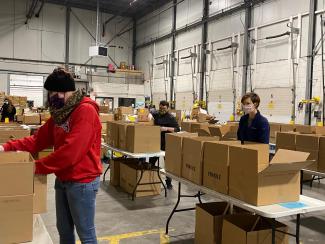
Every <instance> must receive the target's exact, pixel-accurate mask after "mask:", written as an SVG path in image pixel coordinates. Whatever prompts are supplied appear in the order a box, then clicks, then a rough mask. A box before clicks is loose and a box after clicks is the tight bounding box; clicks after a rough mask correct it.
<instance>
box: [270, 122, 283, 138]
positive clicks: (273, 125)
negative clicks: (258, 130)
mask: <svg viewBox="0 0 325 244" xmlns="http://www.w3.org/2000/svg"><path fill="white" fill-rule="evenodd" d="M280 131H281V124H278V123H270V138H275V137H276V133H277V132H280Z"/></svg>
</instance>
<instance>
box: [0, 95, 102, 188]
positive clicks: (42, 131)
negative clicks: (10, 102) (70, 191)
mask: <svg viewBox="0 0 325 244" xmlns="http://www.w3.org/2000/svg"><path fill="white" fill-rule="evenodd" d="M98 110H99V109H98V105H97V104H96V102H94V101H93V100H91V99H90V98H87V97H85V98H83V100H82V101H81V102H80V104H79V105H77V107H76V108H75V109H74V111H73V112H72V113H71V115H70V117H69V118H68V119H67V121H66V122H65V123H64V124H62V125H56V124H55V123H54V120H53V119H52V118H51V119H49V120H48V121H47V122H46V123H45V124H44V125H43V126H42V127H41V128H39V130H38V131H37V133H36V134H35V135H33V136H30V137H26V138H23V139H19V140H14V141H10V142H7V143H6V144H5V145H3V147H4V150H5V151H27V152H30V153H32V154H34V153H37V152H39V151H42V150H44V149H46V148H49V147H52V146H54V152H53V153H51V154H50V155H49V156H47V157H45V158H42V159H40V160H37V161H36V162H35V163H36V171H35V173H36V174H51V173H54V174H55V175H56V176H57V177H58V179H59V180H61V181H73V182H81V183H88V182H91V181H93V180H94V179H95V178H96V177H97V176H99V175H101V173H102V165H101V161H100V146H101V123H100V120H99V116H98Z"/></svg>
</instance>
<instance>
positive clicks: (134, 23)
mask: <svg viewBox="0 0 325 244" xmlns="http://www.w3.org/2000/svg"><path fill="white" fill-rule="evenodd" d="M132 31H133V32H132V34H133V40H132V41H133V42H132V43H133V44H132V64H133V65H134V66H135V59H136V56H137V49H136V46H137V20H136V19H135V18H134V19H133V30H132Z"/></svg>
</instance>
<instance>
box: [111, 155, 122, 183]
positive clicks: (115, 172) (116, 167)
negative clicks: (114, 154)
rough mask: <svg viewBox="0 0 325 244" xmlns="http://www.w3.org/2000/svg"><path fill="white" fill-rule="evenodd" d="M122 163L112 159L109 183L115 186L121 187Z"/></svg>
mask: <svg viewBox="0 0 325 244" xmlns="http://www.w3.org/2000/svg"><path fill="white" fill-rule="evenodd" d="M120 162H121V160H118V159H117V160H113V159H111V160H110V161H109V166H110V169H109V171H110V172H109V173H110V177H109V182H110V184H111V185H113V186H119V185H120Z"/></svg>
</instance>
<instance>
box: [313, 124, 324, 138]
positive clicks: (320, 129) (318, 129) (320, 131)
mask: <svg viewBox="0 0 325 244" xmlns="http://www.w3.org/2000/svg"><path fill="white" fill-rule="evenodd" d="M315 133H316V134H317V135H322V136H325V127H324V126H316V127H315Z"/></svg>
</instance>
